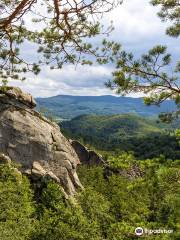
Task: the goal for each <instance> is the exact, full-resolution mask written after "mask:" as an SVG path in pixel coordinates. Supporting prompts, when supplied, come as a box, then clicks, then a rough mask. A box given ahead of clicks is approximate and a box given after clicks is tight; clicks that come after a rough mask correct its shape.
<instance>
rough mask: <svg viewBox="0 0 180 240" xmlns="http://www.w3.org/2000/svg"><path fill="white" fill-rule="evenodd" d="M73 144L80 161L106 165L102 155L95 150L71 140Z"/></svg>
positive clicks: (88, 163)
mask: <svg viewBox="0 0 180 240" xmlns="http://www.w3.org/2000/svg"><path fill="white" fill-rule="evenodd" d="M71 145H72V146H73V148H74V150H75V151H76V153H77V155H78V157H79V159H80V161H81V163H82V164H85V165H91V166H92V165H106V164H105V161H104V160H103V158H102V156H101V155H99V154H97V153H96V152H95V151H92V150H89V149H88V148H86V147H85V146H83V145H82V144H81V143H80V142H78V141H75V140H71Z"/></svg>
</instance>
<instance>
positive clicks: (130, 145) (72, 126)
mask: <svg viewBox="0 0 180 240" xmlns="http://www.w3.org/2000/svg"><path fill="white" fill-rule="evenodd" d="M178 125H179V121H176V122H173V123H171V124H164V123H162V122H159V120H157V119H155V118H143V117H141V116H138V115H133V114H124V115H111V116H98V115H83V116H79V117H76V118H74V119H72V120H71V121H65V122H62V123H61V124H60V127H61V129H62V130H63V131H64V133H65V134H66V135H67V136H68V137H69V138H72V139H76V140H79V141H80V142H82V143H84V144H85V145H89V146H90V147H93V148H95V149H97V150H100V151H103V152H105V151H108V152H109V151H110V152H111V153H114V154H118V153H119V152H122V151H126V152H128V151H130V152H133V153H134V155H135V157H137V158H138V159H147V158H153V157H157V156H160V155H161V154H163V155H164V156H165V157H166V158H171V159H179V158H180V147H179V145H178V142H177V139H176V136H175V129H176V128H177V127H178Z"/></svg>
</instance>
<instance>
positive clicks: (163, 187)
mask: <svg viewBox="0 0 180 240" xmlns="http://www.w3.org/2000/svg"><path fill="white" fill-rule="evenodd" d="M123 156H125V155H123ZM109 158H110V159H111V158H112V157H111V156H109ZM114 161H115V159H114ZM117 161H119V157H118V158H117ZM121 161H122V162H123V160H121ZM124 162H128V160H127V159H124ZM133 164H139V162H136V161H135V159H133V163H132V160H131V158H130V161H129V166H130V165H131V166H132V165H133ZM140 165H141V167H140V168H141V171H142V172H144V174H143V176H141V177H134V178H132V179H131V180H130V179H129V178H128V175H122V174H120V173H119V174H111V175H109V176H107V175H106V170H103V169H102V168H101V167H91V168H89V167H85V166H81V168H80V169H79V176H80V179H81V181H82V183H83V185H84V186H85V188H86V191H84V192H82V193H81V199H83V201H82V202H81V204H82V206H83V209H84V211H85V212H87V213H88V215H89V214H90V215H89V217H91V214H92V213H91V212H93V214H94V213H95V215H93V216H94V217H93V219H97V217H96V213H99V209H101V214H102V213H103V214H104V211H105V210H106V211H105V212H106V214H107V213H108V214H109V217H110V218H108V217H107V216H106V219H111V221H110V222H108V224H107V225H106V228H104V229H105V232H103V235H104V236H106V237H104V239H108V240H111V239H112V240H121V239H125V240H128V239H136V236H135V234H134V230H135V228H136V227H138V226H142V227H144V228H149V229H158V228H163V229H173V230H174V233H173V234H170V235H168V234H167V235H166V234H165V235H163V239H169V240H170V239H178V213H177V209H178V208H179V207H178V199H179V186H178V181H179V169H178V162H177V163H176V164H175V162H174V163H173V162H172V161H171V162H167V161H166V160H165V159H164V158H162V157H161V158H156V159H152V160H145V161H141V163H140ZM115 168H116V169H117V168H118V167H117V166H115ZM121 168H122V166H120V168H119V169H121ZM125 169H126V168H125ZM125 169H124V170H125ZM126 170H127V169H126ZM126 170H125V171H126ZM87 191H88V193H87ZM93 191H94V193H93ZM82 196H83V198H82ZM102 200H103V201H104V204H105V203H106V204H105V205H104V204H103V203H102ZM87 201H88V202H87ZM90 201H91V202H92V203H96V204H95V205H94V204H93V206H94V208H95V209H96V210H95V209H94V208H93V209H91V207H92V205H89V202H90ZM98 201H99V202H100V203H98ZM83 203H84V204H83ZM99 204H101V206H99ZM105 206H106V207H105ZM102 207H103V209H102ZM101 214H99V220H100V219H101ZM98 222H99V223H100V221H98ZM160 238H162V236H155V235H152V236H151V237H150V236H149V238H148V239H160ZM143 239H146V237H145V238H143Z"/></svg>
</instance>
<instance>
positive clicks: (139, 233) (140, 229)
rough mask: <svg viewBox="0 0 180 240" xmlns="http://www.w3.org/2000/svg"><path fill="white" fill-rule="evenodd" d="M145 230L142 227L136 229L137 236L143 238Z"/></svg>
mask: <svg viewBox="0 0 180 240" xmlns="http://www.w3.org/2000/svg"><path fill="white" fill-rule="evenodd" d="M143 232H144V231H143V228H142V227H137V228H136V229H135V234H136V235H137V236H141V235H143Z"/></svg>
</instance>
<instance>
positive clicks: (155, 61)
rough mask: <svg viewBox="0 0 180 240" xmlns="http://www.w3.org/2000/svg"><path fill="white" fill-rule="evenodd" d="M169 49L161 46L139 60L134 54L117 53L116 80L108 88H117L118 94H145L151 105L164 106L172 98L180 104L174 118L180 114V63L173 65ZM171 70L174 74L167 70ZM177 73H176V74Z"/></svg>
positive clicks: (111, 81)
mask: <svg viewBox="0 0 180 240" xmlns="http://www.w3.org/2000/svg"><path fill="white" fill-rule="evenodd" d="M166 50H167V48H166V47H165V46H162V45H157V46H155V47H153V48H152V49H150V50H149V51H148V53H147V54H144V55H142V57H141V58H140V59H138V60H136V59H134V56H133V54H132V53H127V52H125V51H119V52H117V53H116V57H115V58H116V69H117V70H116V71H114V72H113V79H112V80H110V81H109V82H107V83H106V86H107V87H109V88H111V89H115V90H116V92H117V93H118V94H121V95H126V94H129V93H137V92H142V93H144V94H145V96H146V97H144V102H145V103H146V104H147V105H152V104H155V105H160V104H161V103H162V102H164V101H165V100H167V99H172V100H174V102H175V103H176V105H177V111H175V113H171V115H172V116H171V117H172V118H178V116H179V114H180V110H179V108H180V103H179V96H180V89H179V87H178V86H179V68H178V67H177V66H178V65H179V62H177V66H176V67H174V69H173V70H172V67H171V66H170V63H171V61H172V60H171V55H170V54H168V53H167V52H166ZM168 67H170V68H171V69H170V70H171V71H169V72H168V71H167V68H168ZM172 71H173V72H172Z"/></svg>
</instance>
